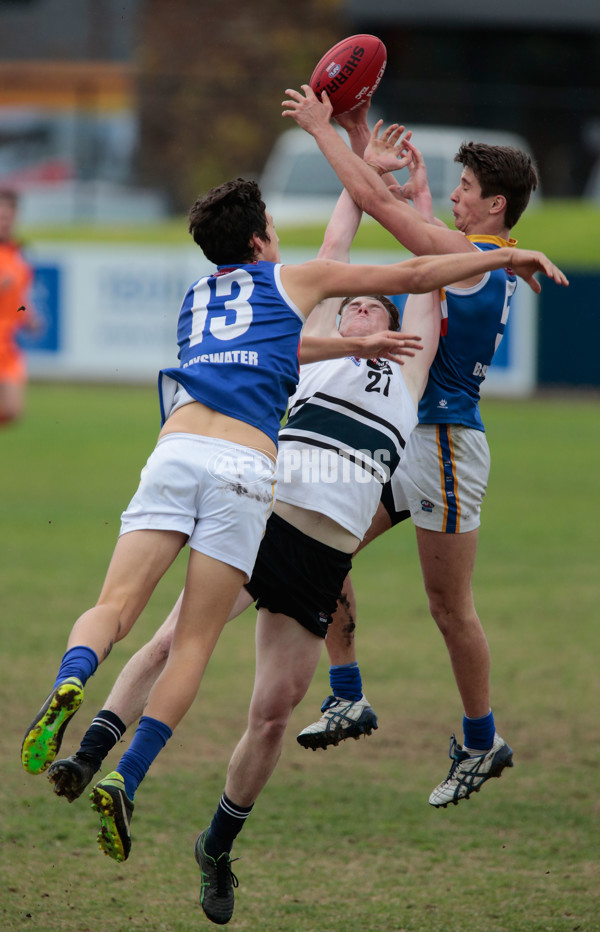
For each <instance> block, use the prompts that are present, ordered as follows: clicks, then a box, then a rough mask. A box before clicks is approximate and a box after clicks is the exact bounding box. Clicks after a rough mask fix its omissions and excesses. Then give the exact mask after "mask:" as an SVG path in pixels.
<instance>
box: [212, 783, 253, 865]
mask: <svg viewBox="0 0 600 932" xmlns="http://www.w3.org/2000/svg"><path fill="white" fill-rule="evenodd" d="M251 811H252V806H238V805H237V804H236V803H232V802H231V800H230V799H228V798H227V796H226V795H225V793H223V795H222V796H221V801H220V803H219V805H218V808H217V811H216V812H215V814H214V816H213V820H212V822H211V823H210V827H209V829H208V832H207V833H206V836H205V838H204V850H205V851H206V853H207V854H209V855H210V856H211V858H215V859H216V858H218V857H219V855H220V854H222V853H223V851H227V852H229V851H231V849H232V847H233V842H234V840H235V839H236V837H237V836H238V834H239V833H240V832H241V830H242V828H243V827H244V822H245V821H246V819H247V818H248V816H249V815H250V812H251Z"/></svg>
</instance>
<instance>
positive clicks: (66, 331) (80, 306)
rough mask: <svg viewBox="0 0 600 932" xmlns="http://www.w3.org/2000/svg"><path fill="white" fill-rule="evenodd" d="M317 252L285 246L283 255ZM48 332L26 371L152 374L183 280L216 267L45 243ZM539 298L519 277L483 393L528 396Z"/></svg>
mask: <svg viewBox="0 0 600 932" xmlns="http://www.w3.org/2000/svg"><path fill="white" fill-rule="evenodd" d="M314 256H315V251H309V250H299V249H289V250H282V258H283V261H287V262H302V261H305V260H307V259H312V258H314ZM30 258H31V260H32V262H33V265H34V267H35V269H36V279H35V281H36V285H35V290H34V300H35V303H36V306H37V308H38V310H39V311H40V313H41V314H42V315H43V316H44V318H45V321H46V326H45V329H44V332H43V333H42V334H40V335H39V336H38V337H37V338H36V339H35V340H33V339H29V338H26V339H25V340H24V341H23V344H24V346H25V349H26V352H27V358H28V366H29V373H30V377H31V378H33V379H35V378H38V379H54V378H55V379H63V380H66V381H69V380H74V381H78V380H88V381H112V382H154V381H155V380H156V377H157V373H158V371H159V369H161V368H164V367H165V366H171V365H176V364H177V317H178V313H179V308H180V305H181V301H182V299H183V296H184V295H185V293H186V291H187V289H188V287H189V285H190V284H191V283H192V282H194V281H196V280H197V279H198V278H200V277H201V276H202V275H204V274H206V273H207V272H209V271H211V269H212V265H211V264H210V263H209V262H208V261H207V260H206V259H205V258H204V256H203V255H202V253H201V251H200V250H199V249H198V248H197V247H195V246H190V247H184V248H182V247H176V246H164V247H157V246H126V245H119V246H104V245H89V244H86V245H73V244H68V245H65V244H60V245H58V244H57V245H44V246H40V247H38V248H36V250H35V252H32V253H30ZM397 258H398V256H397V255H395V254H394V253H381V252H380V253H372V252H365V251H359V250H356V251H355V252H354V253H353V254H352V261H353V262H378V263H382V262H383V263H388V262H394V261H397ZM536 301H537V299H536V296H535V295H534V294H533V292H531V291H530V289H529V288H528V287H527V286H525V285H524V284H521V285H520V287H519V288H518V289H517V293H516V295H515V300H514V303H513V310H512V311H511V315H510V319H509V325H508V328H507V331H506V335H505V337H504V339H503V341H502V343H501V344H500V348H499V350H498V352H497V353H496V357H495V359H494V363H493V365H492V366H491V367H490V369H489V371H488V374H487V378H486V380H485V382H484V383H483V394H484V395H494V394H499V395H524V394H528V393H530V392H531V391H532V390H533V389H534V387H535V381H536V372H535V366H536V351H537V349H536V313H537V303H536Z"/></svg>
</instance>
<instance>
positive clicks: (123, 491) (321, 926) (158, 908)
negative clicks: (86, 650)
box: [0, 384, 600, 932]
mask: <svg viewBox="0 0 600 932" xmlns="http://www.w3.org/2000/svg"><path fill="white" fill-rule="evenodd" d="M483 413H484V419H485V421H486V425H487V429H488V437H489V441H490V446H491V449H492V474H491V480H490V488H489V491H488V495H487V498H486V503H485V506H484V519H483V526H482V529H481V533H480V548H479V555H478V563H477V568H476V574H475V580H474V589H475V596H476V602H477V606H478V610H479V612H480V615H481V617H482V619H483V622H484V626H485V628H486V632H487V635H488V638H489V641H490V645H491V649H492V658H493V684H492V686H493V690H492V692H493V701H494V711H495V715H496V720H497V724H498V728H499V730H500V733H501V734H502V735H503V736H504V737H505V738H506V739H507V740H508V741H509V743H510V744H511V745H512V746H513V747H514V749H515V767H514V768H513V769H512V770H511V771H509V772H506V773H505V775H504V776H503V777H502V779H501V780H499V781H498V780H494V781H491V782H490V783H489V784H487V785H486V786H485V787H484V788H483V790H482V792H481V793H480V794H477V795H475V796H474V797H473V798H472V799H471V800H470V801H468V802H463V803H461V804H460V805H459V806H458V807H456V808H454V807H451V808H449V809H447V810H440V811H437V810H433V809H431V808H430V807H429V806H428V804H427V797H428V794H429V792H430V790H431V788H432V787H433V786H434V784H435V783H437V782H438V781H439V780H440V779H441V778H442V777H443V776H445V774H446V772H447V767H448V764H449V762H448V759H447V757H446V750H447V747H448V743H447V742H448V736H449V734H450V732H451V731H456V732H457V734H460V724H461V714H462V713H461V709H460V702H459V699H458V695H457V691H456V687H455V685H454V681H453V678H452V674H451V670H450V665H449V662H448V658H447V655H446V652H445V648H444V646H443V642H442V640H441V638H440V636H439V634H438V633H437V631H436V630H435V626H434V624H433V622H432V621H431V619H430V617H429V614H428V610H427V605H426V599H425V596H424V593H423V589H422V582H421V578H420V571H419V566H418V559H417V555H416V549H415V542H414V532H413V529H412V527H411V526H410V524H409V523H405V524H404V525H401V526H400V527H399V528H397V529H395V530H394V531H392V532H390V533H389V534H387V535H385V536H384V537H382V538H380V539H379V540H377V541H376V542H375V543H374V544H371V545H370V546H369V547H367V548H366V550H365V551H364V552H362V553H361V554H360V555H359V556H358V557H357V559H356V562H355V569H354V581H355V586H356V589H357V594H358V599H359V621H358V629H357V631H358V634H357V643H358V650H359V658H360V662H361V668H362V673H363V678H364V682H365V690H366V692H367V695H368V697H369V700H370V701H371V703H372V705H373V707H374V708H375V710H376V711H377V713H378V715H379V730H378V731H377V732H375V733H374V734H373V735H372V736H371V737H370V738H367V739H365V740H360V741H356V742H354V741H350V742H346V743H344V744H343V745H341V746H340V747H338V748H336V749H330V750H328V751H327V752H321V751H319V752H316V753H312V752H307V751H304V750H302V749H300V748H299V746H298V745H297V744H296V741H295V734H296V733H297V732H298V731H299V730H300V728H302V727H303V726H304V725H305V724H307V723H308V722H309V721H311V720H313V719H314V717H315V716H316V714H317V712H318V707H319V705H320V703H321V701H322V699H323V697H324V696H325V695H326V694H327V692H328V683H327V664H326V661H325V657H323V659H322V661H321V664H320V666H319V670H318V672H317V675H316V677H315V682H314V683H313V685H312V686H311V688H310V690H309V694H308V696H307V697H306V699H305V700H304V701H303V702H302V703H301V705H300V706H299V708H298V709H297V710H296V712H295V713H294V716H293V720H292V723H291V725H290V728H289V730H288V735H287V737H286V744H285V748H284V752H283V755H282V759H281V761H280V764H279V766H278V768H277V770H276V772H275V774H274V776H273V778H272V780H271V782H270V784H269V786H268V787H267V789H266V790H265V792H264V794H263V796H262V797H261V799H260V800H259V802H258V804H257V805H256V806H255V809H254V811H253V813H252V816H251V818H250V820H249V822H248V824H247V826H246V828H245V829H244V831H243V833H242V835H241V836H240V838H239V840H238V842H237V844H236V848H235V851H234V855H237V856H239V857H240V858H241V860H240V861H238V862H237V863H236V865H235V871H236V873H237V874H238V876H239V878H240V887H239V890H238V891H237V892H236V912H235V915H234V919H233V921H232V924H231V927H232V929H233V928H235V929H239V930H247V932H256V930H261V932H447V930H448V929H454V928H455V927H456V928H458V927H460V928H466V929H473V930H480V929H485V930H490V932H576V930H577V932H597V929H598V916H599V915H600V884H599V879H600V878H599V870H598V853H597V852H598V846H597V834H598V833H597V825H598V817H599V803H598V793H597V773H598V767H599V765H600V750H599V748H598V741H597V733H598V728H597V709H598V706H599V704H600V681H599V679H598V675H597V667H598V648H599V643H598V626H597V615H598V603H599V601H600V582H599V580H598V532H597V516H598V514H599V513H600V492H599V490H598V483H597V477H596V472H595V469H594V464H595V462H596V461H597V458H598V437H599V436H600V414H599V408H598V399H597V397H589V398H583V397H577V396H575V395H573V396H569V395H567V396H564V397H562V398H552V399H544V398H536V399H531V400H527V401H499V400H487V401H484V403H483ZM157 427H158V408H157V402H156V397H155V391H154V389H153V388H152V387H148V388H141V387H127V388H122V387H117V386H110V387H96V386H91V385H86V386H77V387H74V386H67V385H56V384H51V385H47V384H33V385H32V386H31V387H30V391H29V410H28V413H27V416H26V417H25V419H24V420H23V421H22V422H21V423H19V424H18V425H16V426H15V427H13V428H6V429H5V430H4V431H2V432H1V433H0V456H1V458H2V470H3V472H2V474H3V478H4V489H5V494H4V497H3V506H2V527H3V535H2V541H3V544H2V559H1V560H0V587H1V591H2V605H3V607H2V627H3V638H2V642H3V652H2V658H1V661H0V663H1V666H0V697H1V700H2V708H3V713H4V715H3V722H4V727H3V729H2V731H1V732H0V753H1V755H2V760H3V762H4V768H3V779H2V783H1V794H2V796H1V799H0V805H1V811H2V823H1V824H2V850H3V854H4V861H3V881H4V882H3V897H2V904H1V905H0V917H1V920H0V925H1V927H2V929H3V932H23V930H25V929H38V930H40V932H141V930H144V932H149V930H150V932H189V930H190V929H195V928H206V929H208V924H207V921H206V920H205V919H204V917H203V914H202V913H201V911H200V907H199V905H198V902H197V899H198V891H199V874H198V870H197V867H196V865H195V862H194V859H193V853H192V848H193V843H194V840H195V837H196V834H197V832H198V831H200V830H201V829H202V828H204V827H205V826H206V824H207V822H208V820H209V819H210V817H211V815H212V812H213V810H214V808H215V806H216V804H217V801H218V798H219V796H220V793H221V791H222V788H223V782H224V777H225V768H226V765H227V761H228V759H229V756H230V753H231V750H232V749H233V747H234V745H235V743H236V741H237V739H238V738H239V736H240V735H241V733H242V731H243V729H244V727H245V718H246V711H247V706H248V701H249V697H250V692H251V689H252V679H253V651H254V644H253V617H254V613H253V610H249V611H248V612H247V613H246V614H245V615H244V616H243V617H242V618H241V619H240V620H238V621H236V622H234V623H232V624H230V625H228V626H227V628H226V630H225V632H224V634H223V636H222V638H221V640H220V642H219V644H218V645H217V648H216V651H215V654H214V656H213V658H212V660H211V663H210V666H209V669H208V671H207V674H206V677H205V681H204V683H203V686H202V689H201V691H200V694H199V697H198V699H197V701H196V703H195V705H194V707H193V708H192V710H191V711H190V713H189V714H188V716H187V717H186V719H185V721H184V722H183V723H182V725H181V726H180V728H179V729H178V731H177V733H176V734H175V736H174V737H173V739H172V740H171V741H170V742H169V745H168V746H167V748H166V750H165V752H164V753H163V754H162V755H161V756H160V757H159V759H158V761H157V762H156V764H155V765H154V766H153V768H152V770H151V772H150V774H149V776H148V778H147V779H146V781H145V782H144V785H143V787H142V788H141V789H140V791H139V793H138V794H137V796H136V812H135V815H134V819H133V837H134V844H133V851H132V855H131V858H130V859H129V860H128V861H127V862H126V863H125V864H123V865H117V864H116V863H114V862H112V861H110V860H109V859H108V858H104V857H102V856H101V855H100V854H99V852H98V851H97V850H96V848H95V842H94V839H95V834H96V832H97V824H96V823H97V818H96V817H95V816H94V814H93V813H92V812H91V810H90V808H89V805H88V804H87V803H86V801H85V799H84V800H79V801H78V802H76V803H74V804H73V805H68V804H67V803H66V802H65V801H64V800H62V799H54V797H53V795H52V793H51V789H50V785H49V784H48V783H47V781H46V780H45V778H44V777H43V776H41V777H30V776H28V775H26V774H25V773H24V772H23V771H22V769H21V766H20V763H19V748H20V742H21V738H22V735H23V733H24V731H25V729H26V727H27V725H28V724H29V721H30V718H31V716H32V714H33V713H34V712H35V710H36V709H37V708H38V706H39V705H40V703H41V702H42V701H43V698H44V696H45V694H46V692H47V690H48V688H49V684H51V682H52V680H53V677H54V675H55V670H56V666H57V663H58V660H59V658H60V656H61V654H62V652H63V650H64V644H65V640H66V636H67V633H68V630H69V629H70V626H71V624H72V622H73V621H74V619H75V618H76V617H77V615H78V614H79V613H80V612H81V611H82V610H83V609H85V608H87V607H88V605H90V604H92V603H93V602H94V601H95V599H96V597H97V593H98V590H99V587H100V585H101V581H102V577H103V574H104V571H105V568H106V566H107V564H108V559H109V557H110V553H111V551H112V546H113V543H114V540H115V537H116V534H117V530H118V524H119V515H120V512H121V510H122V509H123V507H124V506H125V505H126V503H127V501H128V500H129V497H130V496H131V494H132V492H133V490H134V488H135V486H136V483H137V477H138V474H139V470H140V468H141V466H142V465H143V463H144V462H145V459H146V457H147V455H148V453H149V452H150V450H151V448H152V446H153V444H154V440H155V437H156V431H157ZM184 562H185V561H184V560H182V561H179V562H178V563H177V564H176V565H175V567H174V568H173V570H172V572H171V573H170V574H169V575H168V576H167V578H166V579H165V580H164V581H163V584H161V586H160V587H159V590H158V591H157V593H156V594H155V597H154V598H153V599H152V601H151V603H150V605H149V607H148V609H147V611H146V612H145V613H144V616H143V617H142V619H140V621H139V622H138V624H137V625H136V628H135V629H134V631H133V632H132V633H131V634H130V635H129V637H128V638H127V639H126V640H125V641H123V642H121V643H120V644H117V645H116V646H115V648H114V650H113V653H112V654H111V657H110V658H109V659H108V660H107V662H106V663H105V664H103V665H102V666H101V667H100V669H99V671H98V672H97V674H96V676H95V677H93V679H92V680H91V681H90V683H89V684H88V686H87V687H86V702H85V704H84V706H83V708H82V710H81V711H80V712H79V713H78V715H77V716H76V717H75V719H74V720H73V723H72V725H71V726H70V728H69V731H68V732H67V736H66V738H65V743H64V745H63V749H64V751H65V752H68V753H70V752H71V751H72V750H73V749H74V748H75V747H76V746H77V743H78V741H79V739H80V737H81V735H82V734H83V731H84V730H85V728H86V726H87V723H88V720H89V719H90V717H91V716H92V715H93V714H94V713H95V712H96V711H97V710H98V709H99V708H101V707H102V705H103V700H104V698H105V696H106V694H107V692H108V690H109V688H110V686H111V684H112V681H113V679H114V677H115V676H116V673H117V672H118V670H119V669H120V667H121V665H122V663H124V661H125V660H126V659H127V658H128V657H129V656H130V655H131V653H132V652H133V651H134V650H136V649H137V647H138V646H140V645H141V644H142V643H143V642H144V641H145V640H146V639H147V637H148V636H149V635H150V633H151V632H152V631H153V630H154V629H155V627H156V626H157V625H158V623H159V622H160V621H161V620H162V618H163V617H164V615H165V613H166V612H167V611H168V609H169V608H170V607H171V605H172V603H173V601H174V600H175V597H176V596H177V594H178V592H179V590H180V587H181V584H182V579H183V572H184V569H185V567H184ZM120 750H121V751H122V750H123V747H121V749H120ZM118 759H119V750H118V749H116V750H115V751H114V752H113V755H111V758H109V761H107V765H108V767H107V769H109V768H110V767H114V766H115V764H116V762H117V761H118Z"/></svg>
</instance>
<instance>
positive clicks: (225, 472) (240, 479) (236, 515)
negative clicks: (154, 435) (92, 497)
mask: <svg viewBox="0 0 600 932" xmlns="http://www.w3.org/2000/svg"><path fill="white" fill-rule="evenodd" d="M274 493H275V464H274V463H273V461H272V460H271V459H270V457H268V456H267V454H266V453H260V452H259V451H258V450H254V449H252V448H250V447H245V446H242V445H241V444H238V443H231V442H229V441H227V440H218V439H214V438H212V437H203V436H199V435H198V434H184V433H173V434H165V436H163V437H161V438H160V440H159V441H158V443H157V445H156V447H155V448H154V450H153V452H152V453H151V455H150V457H149V459H148V462H147V463H146V465H145V466H144V468H143V469H142V473H141V476H140V484H139V486H138V489H137V492H136V493H135V495H134V496H133V498H132V500H131V502H130V503H129V505H128V507H127V509H126V510H125V511H124V512H123V514H122V515H121V531H120V533H121V534H127V533H128V532H129V531H136V530H167V531H181V532H183V533H184V534H186V535H187V536H188V538H189V540H188V543H189V545H190V547H192V548H193V549H194V550H198V551H200V553H205V554H207V555H208V556H209V557H214V559H216V560H221V561H222V562H223V563H227V564H228V565H229V566H235V567H236V568H237V569H241V570H243V572H244V573H245V574H246V576H248V577H250V575H251V574H252V569H253V567H254V561H255V559H256V554H257V552H258V548H259V546H260V542H261V540H262V537H263V534H264V532H265V527H266V523H267V518H268V517H269V514H270V513H271V510H272V507H273V500H274Z"/></svg>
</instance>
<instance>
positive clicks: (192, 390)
mask: <svg viewBox="0 0 600 932" xmlns="http://www.w3.org/2000/svg"><path fill="white" fill-rule="evenodd" d="M280 271H281V265H280V264H279V263H273V262H255V263H250V264H247V265H239V266H235V267H231V266H220V267H219V268H218V269H217V271H216V272H215V273H214V274H213V275H209V276H207V277H206V278H201V279H200V280H199V281H197V282H196V283H195V284H194V285H192V286H191V287H190V289H189V290H188V292H187V294H186V296H185V298H184V301H183V304H182V306H181V311H180V312H179V322H178V326H177V342H178V344H179V354H178V357H179V367H176V368H170V369H162V370H161V372H160V374H159V377H158V390H159V398H160V407H161V422H162V423H163V424H164V422H165V420H166V418H167V417H168V416H169V412H170V408H171V403H172V398H173V395H174V390H175V389H176V388H177V383H179V384H180V385H182V386H183V387H184V388H185V389H186V391H188V392H189V394H190V395H191V396H192V398H194V399H195V400H196V401H200V402H202V404H204V405H206V406H207V407H209V408H212V409H214V410H215V411H220V412H221V413H222V414H227V415H228V416H229V417H233V418H237V420H240V421H245V422H246V423H247V424H252V425H253V426H254V427H258V428H259V430H262V431H264V433H265V434H267V436H269V437H270V438H271V440H273V442H274V443H275V444H277V435H278V433H279V426H280V422H281V419H282V417H283V415H284V414H285V412H286V408H287V403H288V398H289V396H290V395H291V394H292V393H293V391H294V389H295V388H296V384H297V382H298V372H299V366H298V348H299V344H300V331H301V330H302V325H303V323H304V316H303V314H302V312H301V311H300V310H299V309H298V308H297V307H296V305H295V304H294V303H293V302H292V301H291V299H290V298H289V297H288V296H287V295H286V293H285V290H284V288H283V286H282V284H281V278H280Z"/></svg>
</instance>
